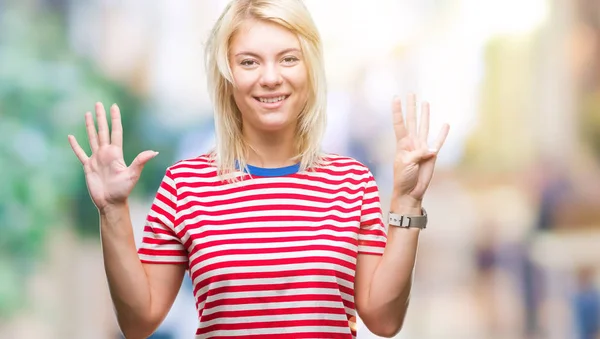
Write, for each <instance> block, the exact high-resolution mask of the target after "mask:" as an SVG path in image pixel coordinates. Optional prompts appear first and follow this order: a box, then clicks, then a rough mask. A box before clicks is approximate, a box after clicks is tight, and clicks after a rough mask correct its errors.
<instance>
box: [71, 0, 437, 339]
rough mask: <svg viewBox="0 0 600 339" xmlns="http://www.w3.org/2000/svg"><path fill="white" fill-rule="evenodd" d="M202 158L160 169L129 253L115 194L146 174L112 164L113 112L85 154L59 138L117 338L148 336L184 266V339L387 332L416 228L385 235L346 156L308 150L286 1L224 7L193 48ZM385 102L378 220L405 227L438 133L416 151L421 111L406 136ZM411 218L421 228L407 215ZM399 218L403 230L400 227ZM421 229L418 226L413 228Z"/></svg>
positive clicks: (294, 33)
mask: <svg viewBox="0 0 600 339" xmlns="http://www.w3.org/2000/svg"><path fill="white" fill-rule="evenodd" d="M206 60H207V71H208V84H209V89H210V90H211V95H212V99H213V102H214V105H215V117H216V124H215V125H216V126H215V127H216V133H217V144H216V148H215V149H214V150H213V151H212V152H210V153H208V154H205V155H201V156H199V157H197V158H193V159H187V160H183V161H180V162H178V163H176V164H175V165H173V166H171V167H170V168H168V169H167V171H166V174H165V177H164V179H163V181H162V183H161V185H160V188H159V190H158V193H157V195H156V198H155V200H154V204H153V205H152V208H151V211H150V213H149V215H148V218H147V223H146V227H145V234H144V239H143V243H142V245H141V247H140V249H139V251H137V250H136V246H135V243H134V238H133V233H132V226H131V220H130V216H129V209H128V205H127V197H128V195H129V193H130V192H131V190H132V189H133V187H134V185H135V183H136V182H137V180H138V178H139V176H140V174H141V171H142V168H143V166H144V164H145V163H146V162H148V161H149V160H150V159H151V158H153V157H154V156H155V155H156V154H157V153H156V152H152V151H145V152H142V153H141V154H140V155H139V156H138V157H136V159H135V160H134V161H133V163H132V164H131V165H130V166H129V167H127V166H126V164H125V162H124V160H123V155H122V134H123V131H122V128H121V123H120V113H119V109H118V107H117V106H116V105H113V106H112V107H111V108H110V115H111V119H112V132H111V133H109V130H108V126H107V120H106V117H105V110H104V108H103V107H102V105H101V104H100V103H98V104H96V118H97V123H98V131H97V132H96V128H95V126H94V121H93V118H92V115H91V113H90V112H88V113H87V114H86V128H87V132H88V136H89V141H90V146H91V150H92V155H91V156H90V157H88V156H87V155H86V154H85V152H84V151H83V150H82V148H81V147H80V146H79V145H78V143H77V141H76V140H75V138H74V137H73V136H69V141H70V144H71V146H72V148H73V151H74V152H75V154H76V155H77V157H78V158H79V160H80V161H81V162H82V164H83V166H84V171H85V175H86V182H87V185H88V188H89V192H90V196H91V198H92V200H93V201H94V203H95V205H96V206H97V208H98V210H99V214H100V228H101V234H102V235H101V237H102V245H103V246H102V249H103V254H104V262H105V268H106V275H107V278H108V283H109V287H110V293H111V297H112V300H113V303H114V306H115V312H116V314H117V319H118V323H119V326H120V328H121V330H122V331H123V333H124V334H125V336H126V337H127V338H144V337H147V336H149V335H150V334H151V333H152V332H153V331H154V330H155V329H156V328H157V327H158V326H159V324H160V323H161V321H162V320H163V319H164V317H165V316H166V314H167V312H168V311H169V309H170V307H171V305H172V303H173V301H174V298H175V296H176V295H177V293H178V291H179V287H180V285H181V282H182V279H183V275H184V273H185V271H186V270H189V274H190V277H191V279H192V281H193V284H194V297H195V299H196V305H197V308H198V319H199V325H198V330H197V332H196V338H209V337H226V336H230V337H231V336H233V337H240V336H247V335H248V336H249V335H257V336H259V337H261V338H266V337H281V336H285V337H311V338H315V337H317V338H327V337H339V338H352V337H355V336H356V332H355V327H354V322H355V321H356V313H357V312H358V315H359V316H360V317H361V319H362V320H363V322H364V323H365V324H366V326H367V327H368V328H369V329H370V330H371V331H372V332H373V333H375V334H377V335H380V336H385V337H391V336H393V335H395V334H396V333H397V332H398V331H399V330H400V328H401V327H402V323H403V319H404V316H405V313H406V309H407V304H408V299H409V294H410V288H411V278H412V271H413V266H414V263H415V255H416V249H417V240H418V236H419V232H420V228H419V227H390V228H389V231H388V232H387V234H386V229H385V227H384V223H383V218H382V215H381V214H382V213H381V206H380V202H379V195H378V190H377V185H376V183H375V180H374V179H373V176H372V174H371V172H370V171H369V169H368V168H367V167H365V166H364V165H362V164H360V163H359V162H357V161H356V160H354V159H352V158H349V157H344V156H338V155H331V154H324V153H322V152H321V150H320V142H321V137H322V134H323V131H324V128H325V97H326V90H325V75H324V74H325V72H324V68H323V59H322V55H321V41H320V38H319V34H318V32H317V29H316V27H315V25H314V23H313V22H312V19H311V17H310V14H309V13H308V11H307V9H306V8H305V7H304V5H303V4H302V2H301V1H300V0H237V1H232V2H231V3H230V4H229V6H228V7H227V8H226V9H225V11H224V13H223V14H222V15H221V17H220V18H219V20H218V21H217V23H216V25H215V26H214V28H213V30H212V34H211V37H210V40H209V43H208V45H207V51H206ZM415 106H416V104H415V98H414V96H411V97H409V99H408V112H407V115H406V122H405V121H404V119H403V114H402V110H401V104H400V101H399V100H397V99H396V100H395V101H394V102H393V105H392V111H393V118H394V128H395V133H396V136H397V145H396V149H397V152H396V153H397V156H396V159H395V163H394V189H393V192H394V194H393V199H392V201H391V209H390V211H391V212H393V214H390V216H391V218H390V220H391V222H392V224H396V221H397V219H400V218H401V217H406V216H412V217H416V218H415V219H413V222H412V224H411V226H414V225H416V226H419V225H418V222H417V221H418V220H419V217H418V216H421V215H422V208H421V201H422V199H423V194H424V193H425V190H426V188H427V187H428V185H429V182H430V180H431V177H432V174H433V169H434V164H435V159H436V154H437V151H438V150H439V149H440V148H441V146H442V144H443V143H444V140H445V137H446V135H447V133H448V126H447V125H445V126H444V127H443V128H442V130H441V132H440V135H439V137H438V139H437V141H436V143H435V145H434V149H433V150H430V149H429V148H428V147H427V135H428V124H429V112H428V106H427V105H426V104H425V105H423V106H422V115H421V125H420V127H419V128H418V129H417V122H416V121H417V119H416V107H415ZM421 218H423V217H421ZM407 220H408V219H406V218H404V219H403V221H402V223H405V222H406V221H407ZM423 226H424V225H421V226H420V227H423Z"/></svg>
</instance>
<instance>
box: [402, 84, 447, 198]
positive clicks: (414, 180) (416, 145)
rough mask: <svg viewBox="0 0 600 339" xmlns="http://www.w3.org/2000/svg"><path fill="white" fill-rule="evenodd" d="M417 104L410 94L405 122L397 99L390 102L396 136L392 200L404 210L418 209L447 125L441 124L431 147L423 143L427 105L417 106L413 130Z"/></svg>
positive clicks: (425, 141)
mask: <svg viewBox="0 0 600 339" xmlns="http://www.w3.org/2000/svg"><path fill="white" fill-rule="evenodd" d="M416 106H417V103H416V97H415V95H414V94H411V95H409V96H408V100H407V113H406V120H405V119H404V117H403V115H402V103H401V101H400V99H399V98H394V100H393V102H392V113H393V115H394V132H395V134H396V156H395V158H394V192H393V198H394V199H396V200H401V201H402V203H403V204H410V205H412V206H407V207H419V206H420V205H421V201H422V200H423V195H424V194H425V191H426V190H427V188H428V187H429V183H430V182H431V178H432V177H433V170H434V167H435V161H436V159H437V154H438V152H439V151H440V149H441V148H442V146H443V145H444V141H445V140H446V136H447V135H448V131H449V130H450V126H449V125H448V124H444V125H443V126H442V128H441V130H440V132H439V134H438V137H437V139H436V140H435V142H434V144H433V147H429V146H428V144H427V138H428V134H429V104H428V103H427V102H423V103H422V105H421V119H420V123H419V126H418V127H417V107H416Z"/></svg>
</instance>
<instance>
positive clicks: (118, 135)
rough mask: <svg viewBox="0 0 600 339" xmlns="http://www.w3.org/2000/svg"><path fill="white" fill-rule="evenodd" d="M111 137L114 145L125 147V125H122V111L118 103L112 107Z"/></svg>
mask: <svg viewBox="0 0 600 339" xmlns="http://www.w3.org/2000/svg"><path fill="white" fill-rule="evenodd" d="M110 118H111V121H112V124H111V137H110V141H111V143H112V144H113V145H115V146H119V147H123V125H121V111H120V110H119V106H117V104H113V105H112V106H111V107H110Z"/></svg>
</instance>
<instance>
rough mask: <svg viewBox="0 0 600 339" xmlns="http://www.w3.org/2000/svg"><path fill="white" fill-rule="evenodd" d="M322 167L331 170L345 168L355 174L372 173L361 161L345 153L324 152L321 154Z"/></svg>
mask: <svg viewBox="0 0 600 339" xmlns="http://www.w3.org/2000/svg"><path fill="white" fill-rule="evenodd" d="M322 167H323V168H325V169H329V170H333V169H338V170H346V171H350V172H354V173H357V174H367V175H372V174H371V170H370V169H369V167H367V166H366V165H365V164H363V163H362V162H360V161H358V160H356V159H354V158H353V157H350V156H347V155H339V154H334V153H326V154H324V155H323V162H322Z"/></svg>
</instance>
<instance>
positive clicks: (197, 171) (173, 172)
mask: <svg viewBox="0 0 600 339" xmlns="http://www.w3.org/2000/svg"><path fill="white" fill-rule="evenodd" d="M166 172H167V176H171V177H172V178H173V179H177V178H180V177H190V176H201V177H210V176H212V175H213V174H214V175H216V173H217V168H216V166H215V165H214V161H213V160H212V158H211V156H210V154H202V155H199V156H197V157H193V158H188V159H181V160H179V161H177V162H175V163H174V164H172V165H171V166H169V167H168V168H167V170H166Z"/></svg>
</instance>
